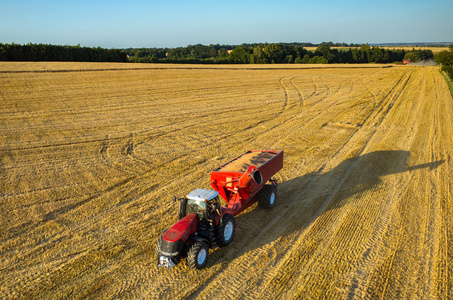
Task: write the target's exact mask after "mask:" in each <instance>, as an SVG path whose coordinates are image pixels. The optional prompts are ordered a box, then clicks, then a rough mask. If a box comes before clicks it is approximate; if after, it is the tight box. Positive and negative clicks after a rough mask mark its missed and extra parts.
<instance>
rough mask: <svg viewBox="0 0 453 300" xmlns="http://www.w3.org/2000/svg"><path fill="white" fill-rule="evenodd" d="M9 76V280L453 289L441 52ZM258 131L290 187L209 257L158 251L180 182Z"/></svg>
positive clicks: (54, 294)
mask: <svg viewBox="0 0 453 300" xmlns="http://www.w3.org/2000/svg"><path fill="white" fill-rule="evenodd" d="M2 68H4V66H2ZM84 68H85V67H84ZM2 70H3V69H2ZM0 82H1V84H2V87H1V89H0V125H2V126H0V140H1V144H0V179H1V181H0V182H1V183H0V272H1V277H0V298H11V299H13V298H51V299H52V298H55V299H56V298H84V297H90V298H100V299H108V298H149V299H152V298H156V299H157V298H159V299H180V298H189V299H219V298H224V299H228V298H230V299H233V298H234V299H236V298H240V299H295V298H298V299H300V298H303V299H318V298H329V299H376V298H381V299H401V298H411V299H414V298H416V299H440V298H453V236H452V232H453V231H452V228H453V218H452V217H453V204H452V201H453V199H452V196H451V194H452V191H453V189H452V182H453V171H452V170H451V169H450V164H451V158H452V155H453V149H452V145H453V121H452V118H453V100H452V97H451V95H450V93H449V90H448V87H447V85H446V83H445V80H444V78H443V77H442V75H441V74H440V73H439V70H438V68H435V67H392V68H379V67H376V68H369V67H367V68H353V69H352V68H351V69H350V68H332V69H330V68H328V69H306V70H298V69H287V70H285V69H284V68H280V69H275V70H267V69H266V70H240V69H238V70H234V69H224V70H221V69H218V70H217V69H200V70H196V69H188V70H183V69H158V70H148V69H145V70H111V71H100V70H98V71H96V72H60V73H46V72H41V73H35V72H30V73H27V72H24V73H1V74H0ZM251 149H284V150H285V158H284V169H283V170H282V171H281V172H280V173H278V175H277V178H278V180H279V182H280V184H279V190H278V193H279V195H278V205H277V206H276V207H275V208H274V209H272V210H270V211H267V210H263V209H260V208H259V207H255V206H253V207H252V208H251V209H249V210H247V211H246V212H244V213H243V214H241V215H240V216H238V217H237V219H236V224H237V231H236V235H235V239H234V241H233V243H232V244H231V245H230V246H228V247H226V248H222V249H217V250H214V251H211V253H210V261H209V263H208V267H207V268H206V269H204V270H202V271H194V270H191V269H188V268H187V267H186V265H185V261H182V263H181V264H179V265H178V266H176V267H175V268H173V269H171V270H166V269H157V267H156V264H155V260H154V253H153V252H154V251H153V248H154V243H155V241H156V239H157V238H158V236H159V235H160V233H161V231H162V230H164V229H166V228H167V227H169V226H170V225H171V224H173V223H174V222H175V221H176V214H177V212H176V210H177V205H176V204H175V203H173V202H171V201H170V200H171V197H172V196H173V195H174V194H176V195H183V194H185V193H188V192H189V191H190V190H192V189H194V188H197V187H200V188H208V187H209V172H210V171H211V170H213V169H215V168H217V167H219V166H221V165H222V164H224V163H225V162H227V161H229V160H230V159H232V158H234V157H236V156H238V155H240V154H242V153H243V152H245V151H247V150H251Z"/></svg>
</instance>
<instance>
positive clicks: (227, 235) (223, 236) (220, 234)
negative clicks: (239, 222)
mask: <svg viewBox="0 0 453 300" xmlns="http://www.w3.org/2000/svg"><path fill="white" fill-rule="evenodd" d="M235 230H236V222H235V221H234V217H233V215H230V214H225V215H224V216H223V218H222V225H219V226H217V227H216V228H215V241H216V243H217V245H219V247H225V246H228V245H229V244H230V243H231V242H232V241H233V238H234V231H235Z"/></svg>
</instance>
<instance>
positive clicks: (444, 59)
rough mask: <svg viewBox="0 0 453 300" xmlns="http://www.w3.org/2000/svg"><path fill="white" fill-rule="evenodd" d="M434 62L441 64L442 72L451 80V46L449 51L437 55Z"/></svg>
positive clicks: (452, 54)
mask: <svg viewBox="0 0 453 300" xmlns="http://www.w3.org/2000/svg"><path fill="white" fill-rule="evenodd" d="M435 61H436V62H437V63H438V64H441V65H442V71H444V72H445V73H447V75H448V76H450V78H452V79H453V45H450V51H448V50H444V51H441V52H439V53H437V54H436V57H435Z"/></svg>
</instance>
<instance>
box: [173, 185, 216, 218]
mask: <svg viewBox="0 0 453 300" xmlns="http://www.w3.org/2000/svg"><path fill="white" fill-rule="evenodd" d="M189 214H197V216H198V221H199V222H200V224H203V225H206V226H208V225H211V226H212V225H214V223H218V220H219V219H220V218H219V217H220V198H219V193H218V192H216V191H212V190H205V189H196V190H193V191H192V192H190V193H189V194H188V195H187V196H186V197H185V199H183V201H182V203H180V207H179V218H180V219H181V218H184V217H185V216H187V215H189ZM216 215H218V216H219V217H216ZM216 220H217V222H216Z"/></svg>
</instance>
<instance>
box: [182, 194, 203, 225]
mask: <svg viewBox="0 0 453 300" xmlns="http://www.w3.org/2000/svg"><path fill="white" fill-rule="evenodd" d="M186 212H187V214H197V215H198V217H199V219H200V220H203V219H205V218H206V202H204V201H197V200H192V199H187V209H186Z"/></svg>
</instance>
